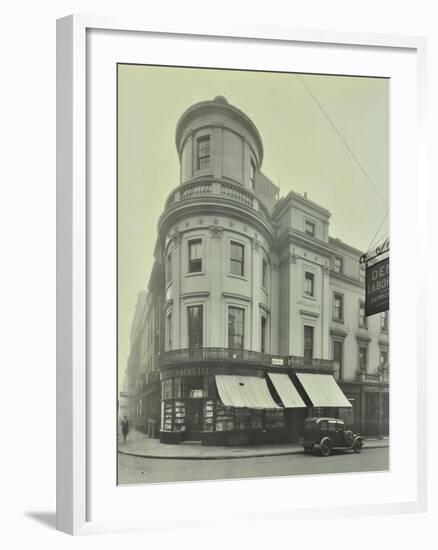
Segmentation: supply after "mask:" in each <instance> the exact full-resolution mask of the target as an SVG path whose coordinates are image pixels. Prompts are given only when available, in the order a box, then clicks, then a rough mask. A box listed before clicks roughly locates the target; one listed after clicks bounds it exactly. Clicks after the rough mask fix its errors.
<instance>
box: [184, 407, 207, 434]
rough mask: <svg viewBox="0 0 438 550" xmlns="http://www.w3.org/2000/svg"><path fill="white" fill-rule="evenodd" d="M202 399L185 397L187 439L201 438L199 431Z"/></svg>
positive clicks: (200, 428) (201, 422)
mask: <svg viewBox="0 0 438 550" xmlns="http://www.w3.org/2000/svg"><path fill="white" fill-rule="evenodd" d="M202 409H203V400H202V399H187V401H186V427H187V439H188V440H189V441H198V440H200V439H201V434H200V432H201V431H202V424H203V411H202Z"/></svg>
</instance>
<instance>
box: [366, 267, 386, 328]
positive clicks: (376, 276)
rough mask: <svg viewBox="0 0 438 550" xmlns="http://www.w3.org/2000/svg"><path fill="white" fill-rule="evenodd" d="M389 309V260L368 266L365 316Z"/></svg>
mask: <svg viewBox="0 0 438 550" xmlns="http://www.w3.org/2000/svg"><path fill="white" fill-rule="evenodd" d="M388 309H389V258H386V259H385V260H382V261H381V262H377V263H376V264H374V265H371V266H367V270H366V276H365V315H366V316H367V317H369V316H370V315H375V314H376V313H381V312H382V311H387V310H388Z"/></svg>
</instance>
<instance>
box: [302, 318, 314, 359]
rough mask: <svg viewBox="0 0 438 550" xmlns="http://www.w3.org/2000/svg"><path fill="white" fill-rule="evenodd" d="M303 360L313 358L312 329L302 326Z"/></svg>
mask: <svg viewBox="0 0 438 550" xmlns="http://www.w3.org/2000/svg"><path fill="white" fill-rule="evenodd" d="M304 358H305V359H307V360H310V359H312V358H313V327H310V326H307V325H305V326H304Z"/></svg>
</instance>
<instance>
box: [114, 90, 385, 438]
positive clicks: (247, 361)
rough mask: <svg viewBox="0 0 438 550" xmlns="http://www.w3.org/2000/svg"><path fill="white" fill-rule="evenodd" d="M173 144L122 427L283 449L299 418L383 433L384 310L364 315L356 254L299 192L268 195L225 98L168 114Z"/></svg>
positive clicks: (244, 130)
mask: <svg viewBox="0 0 438 550" xmlns="http://www.w3.org/2000/svg"><path fill="white" fill-rule="evenodd" d="M176 148H177V151H178V155H179V160H180V180H181V181H180V184H179V185H178V186H177V187H176V188H175V189H174V190H173V191H172V192H171V194H170V195H169V197H168V198H167V201H166V204H165V208H164V211H163V213H162V214H161V217H160V219H159V223H158V238H157V244H156V248H155V263H154V267H153V270H152V273H151V277H150V280H149V284H148V290H147V292H142V293H140V295H139V299H138V303H137V308H136V313H135V317H134V321H133V326H132V331H131V354H130V358H129V361H128V368H127V371H126V379H127V382H126V385H125V387H126V388H127V389H128V391H129V394H130V395H131V402H132V406H131V409H132V410H133V411H134V412H133V415H134V418H133V419H132V421H133V422H134V424H135V425H136V426H137V427H138V428H139V429H141V430H143V431H146V432H148V433H149V434H150V435H156V436H157V437H160V438H161V441H163V442H178V441H182V440H184V439H189V440H201V441H202V443H203V444H213V445H214V444H233V443H234V444H237V443H239V444H242V443H248V444H251V443H254V442H257V443H260V442H263V441H269V442H274V441H293V440H296V439H297V438H299V437H300V435H301V432H302V428H303V423H304V419H305V418H306V417H307V416H309V415H312V414H327V415H330V416H340V417H343V418H344V419H345V421H346V422H347V423H348V424H349V425H351V426H352V427H354V428H355V429H356V430H360V431H361V432H363V433H365V434H381V435H383V434H387V433H388V418H389V385H388V379H389V360H388V358H389V339H388V316H387V314H382V315H374V316H372V317H368V318H367V317H365V305H364V299H365V286H364V285H365V277H364V270H363V267H361V265H360V263H359V258H360V256H361V254H362V252H361V251H360V250H357V249H355V248H353V247H351V246H349V245H348V244H346V243H344V242H341V241H340V240H339V239H334V238H332V237H331V236H330V234H329V223H330V212H329V211H328V210H327V209H325V208H323V207H322V206H320V205H318V204H316V203H314V202H313V201H311V200H309V199H308V198H307V196H306V195H304V196H302V195H300V194H298V193H294V192H290V193H289V194H288V195H287V196H285V197H283V198H279V197H278V194H279V193H278V188H277V187H276V186H275V185H274V184H273V183H272V182H271V181H270V180H269V178H268V177H266V176H265V175H264V174H263V172H262V171H261V166H262V162H263V143H262V139H261V136H260V134H259V132H258V130H257V128H256V127H255V125H254V124H253V122H252V121H251V119H250V118H249V117H247V116H246V115H245V114H244V113H243V112H242V111H240V110H239V109H237V108H236V107H234V106H232V105H230V104H229V103H228V102H227V100H226V99H225V98H223V97H221V96H218V97H216V98H215V99H214V100H212V101H204V102H201V103H197V104H195V105H193V106H192V107H190V108H189V109H188V110H187V111H186V112H185V113H184V114H183V115H182V117H181V119H180V120H179V122H178V125H177V128H176ZM153 426H156V428H153Z"/></svg>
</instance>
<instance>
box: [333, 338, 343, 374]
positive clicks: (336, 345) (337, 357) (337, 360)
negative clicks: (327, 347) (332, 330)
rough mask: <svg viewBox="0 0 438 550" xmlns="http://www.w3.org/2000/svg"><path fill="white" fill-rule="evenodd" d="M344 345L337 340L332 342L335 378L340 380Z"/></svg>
mask: <svg viewBox="0 0 438 550" xmlns="http://www.w3.org/2000/svg"><path fill="white" fill-rule="evenodd" d="M343 347H344V344H343V342H340V341H339V340H334V341H333V367H334V369H335V378H336V379H337V380H342V370H343V361H344V350H343Z"/></svg>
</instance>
